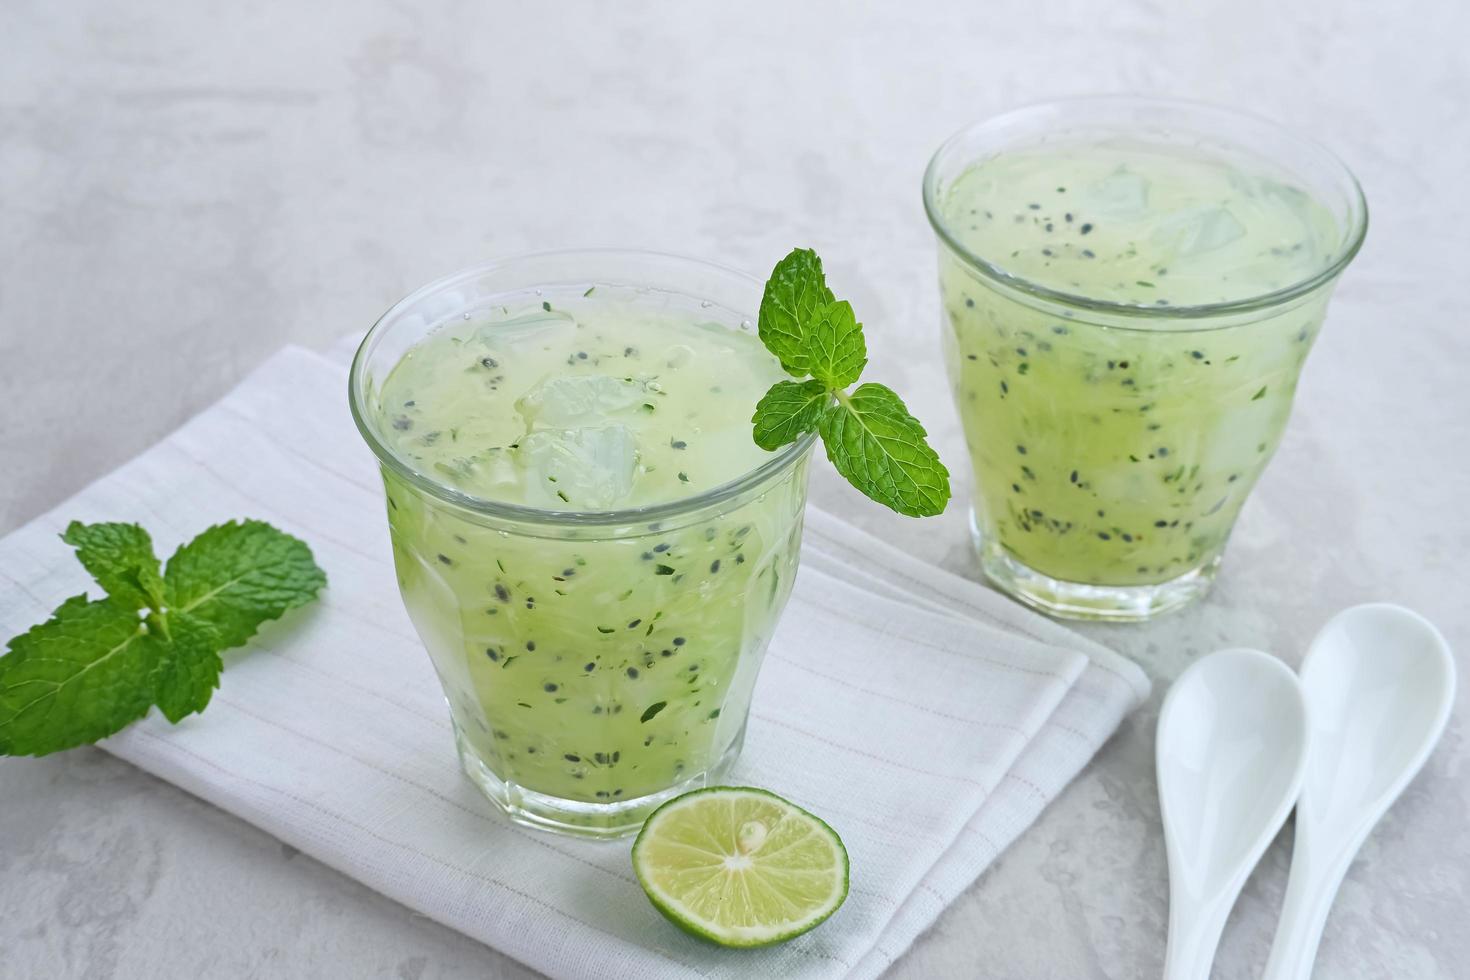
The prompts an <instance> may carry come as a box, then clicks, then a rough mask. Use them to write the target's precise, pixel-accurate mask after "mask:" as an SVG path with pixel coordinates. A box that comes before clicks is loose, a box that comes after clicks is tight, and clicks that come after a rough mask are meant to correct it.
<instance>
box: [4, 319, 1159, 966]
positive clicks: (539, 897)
mask: <svg viewBox="0 0 1470 980" xmlns="http://www.w3.org/2000/svg"><path fill="white" fill-rule="evenodd" d="M346 391H347V382H346V371H345V369H344V367H343V366H342V365H341V364H340V363H335V362H333V361H332V360H328V359H326V358H323V357H321V356H318V355H315V354H312V353H310V352H308V351H304V350H301V349H298V348H287V349H286V350H283V351H281V352H280V353H279V354H277V355H276V356H275V357H273V358H272V359H271V360H270V361H268V362H267V363H266V364H265V365H263V366H262V367H261V368H260V369H258V370H257V371H256V372H255V373H254V374H252V375H251V376H250V377H249V378H248V379H247V380H246V381H245V382H243V383H242V384H241V385H240V386H239V387H238V388H236V389H235V390H234V391H233V392H231V393H230V394H229V395H228V396H227V397H225V398H224V399H223V400H222V401H220V402H219V403H218V404H216V405H214V406H213V407H211V408H210V409H209V410H207V411H206V412H204V413H203V414H202V415H199V416H197V417H196V418H195V419H193V420H192V421H191V422H189V423H188V424H186V425H185V426H184V427H183V428H181V429H180V430H179V431H177V432H175V433H174V434H173V435H171V436H169V437H168V438H167V439H165V440H164V441H163V442H161V443H159V444H158V445H157V446H154V447H153V448H152V449H150V450H148V451H147V452H146V453H144V454H143V455H141V456H139V457H138V458H137V459H134V460H133V461H132V462H130V463H128V464H126V465H125V466H123V467H121V468H120V469H118V470H117V471H115V472H113V473H112V474H110V475H108V476H106V477H104V478H103V479H101V480H99V481H98V482H96V483H94V484H93V485H91V486H90V487H88V488H87V489H85V490H83V491H82V492H81V493H80V494H78V495H77V496H75V497H73V498H72V499H71V500H69V501H67V502H66V503H64V504H62V505H61V506H59V507H57V508H56V509H55V510H53V511H51V512H50V513H48V514H46V515H44V516H42V517H40V518H38V519H36V520H35V521H33V522H31V523H30V524H28V525H26V526H25V527H23V528H21V529H19V530H17V531H15V532H14V533H12V534H11V535H9V536H8V537H6V538H5V539H4V540H3V541H0V635H4V636H9V635H13V634H15V633H18V632H21V631H22V630H24V629H25V628H27V627H29V626H30V625H31V624H33V623H35V622H38V621H40V620H42V619H43V618H45V617H46V616H47V615H48V614H49V612H50V611H51V609H52V608H53V607H54V606H56V605H58V604H59V603H60V602H61V600H62V599H64V598H65V597H67V596H69V595H75V594H76V593H78V592H80V591H83V590H84V589H86V588H88V587H89V586H90V583H89V582H88V580H87V578H86V574H85V573H84V572H83V570H82V569H81V567H80V566H79V565H78V564H77V562H76V561H75V560H74V559H73V558H72V556H71V554H70V549H69V548H67V547H66V546H65V545H63V544H62V543H61V542H60V541H59V540H57V538H56V534H58V533H59V532H60V531H61V530H62V528H64V527H65V525H66V523H67V522H68V521H71V520H74V519H75V520H82V521H102V520H116V521H137V522H139V523H141V524H143V525H144V526H145V527H147V528H148V529H149V530H150V531H151V532H152V534H153V536H154V539H155V542H156V544H157V545H158V549H159V553H160V555H163V556H166V555H167V554H168V553H170V552H171V551H172V549H173V548H174V547H175V546H176V545H177V544H179V543H180V542H182V541H185V540H187V539H189V538H190V537H192V536H193V535H194V534H195V533H197V532H198V531H200V530H203V529H204V528H205V527H207V526H208V525H210V524H212V523H216V522H219V521H223V520H228V519H231V518H237V517H255V518H260V519H263V520H267V521H270V522H271V523H273V524H275V525H276V526H278V527H280V528H282V529H283V530H286V531H289V532H290V533H292V534H295V535H298V536H300V537H301V538H303V539H304V540H306V541H307V542H308V543H310V545H311V546H312V548H313V550H314V551H315V553H316V556H317V560H318V563H319V564H321V565H322V567H323V568H324V569H326V571H327V575H328V578H329V585H328V588H327V590H326V591H325V592H324V593H323V595H322V598H321V600H320V601H319V602H317V603H315V604H314V605H312V606H310V607H308V608H306V609H304V610H301V611H298V612H296V613H293V614H291V615H289V616H287V617H286V618H285V619H284V620H283V621H281V622H278V623H272V624H268V625H267V627H266V628H265V629H263V630H262V631H261V633H260V635H259V636H258V637H257V638H256V639H255V640H254V641H252V642H251V643H250V644H249V646H247V647H245V648H242V649H241V650H238V651H235V652H233V653H231V654H228V655H227V658H226V659H227V669H226V671H225V674H224V678H223V685H222V687H221V689H220V690H219V691H218V692H217V693H216V694H215V697H214V700H213V702H212V703H211V704H210V706H209V709H208V711H207V712H206V713H205V714H203V715H199V716H195V717H193V718H190V719H187V720H186V721H184V722H183V723H182V724H180V725H177V726H170V725H169V724H167V723H166V722H165V721H164V720H163V719H162V718H160V717H158V715H157V713H154V714H153V715H150V716H149V717H148V718H147V719H145V720H144V721H142V722H140V723H138V724H136V725H134V726H133V727H131V728H130V729H128V730H127V731H125V732H124V733H122V734H120V735H118V736H116V737H114V738H112V739H110V740H108V741H107V742H105V743H103V748H105V749H106V750H107V751H109V752H111V753H113V754H115V755H117V756H119V757H121V758H124V759H127V760H129V761H131V762H133V763H134V764H136V765H138V766H140V767H142V768H143V769H145V770H147V771H149V772H151V773H154V774H155V775H157V776H159V777H161V778H163V779H166V780H168V781H170V782H173V783H176V784H177V785H179V786H181V787H183V788H185V789H187V790H189V791H190V792H192V793H195V794H197V795H198V796H200V797H202V798H204V799H206V800H209V801H210V802H212V803H214V804H216V805H217V806H220V807H222V808H223V809H225V810H228V811H230V812H231V813H234V814H237V815H238V816H240V817H242V818H244V819H245V820H248V821H250V822H251V823H254V824H256V825H258V826H260V827H261V828H263V829H265V830H266V831H268V832H270V833H272V834H274V835H275V836H277V837H279V838H280V839H281V840H283V841H285V842H287V843H289V844H291V845H293V846H295V847H297V848H299V849H301V850H302V851H305V852H307V853H308V854H311V855H313V856H314V857H316V858H317V859H319V860H321V861H323V862H325V863H326V864H329V865H331V866H332V867H334V868H337V869H338V870H340V871H342V872H343V873H345V874H348V875H351V876H352V877H354V878H357V879H359V880H360V881H362V882H364V883H365V884H367V885H369V886H371V887H373V888H376V889H378V890H379V891H381V892H383V893H384V894H386V895H389V896H391V897H393V898H395V899H397V900H398V901H400V902H402V903H403V904H405V905H407V906H409V907H410V908H412V909H415V910H417V911H419V912H421V913H423V914H425V915H428V916H430V917H431V918H434V919H436V920H438V921H440V922H442V923H444V924H446V925H448V926H451V927H452V928H455V929H458V930H460V931H461V932H464V933H466V934H468V935H470V936H473V937H474V938H476V939H479V940H480V941H482V942H485V943H487V944H489V945H491V946H494V947H495V948H497V949H499V950H502V951H504V952H505V953H507V954H509V955H511V956H513V957H515V958H516V959H519V960H521V961H522V962H524V963H526V964H528V965H530V966H532V967H535V968H536V969H539V970H541V971H543V972H545V973H547V974H550V975H551V976H554V977H595V978H602V977H609V976H640V977H650V978H662V977H682V976H688V975H697V976H703V977H711V978H720V977H732V978H733V977H746V976H757V975H758V976H801V977H873V976H876V975H878V974H879V973H881V972H882V971H883V970H884V969H885V968H886V967H887V965H888V964H890V963H892V962H893V960H894V959H895V958H897V957H898V956H899V955H900V954H901V953H902V952H903V951H904V949H906V948H907V947H908V945H909V944H910V943H911V942H912V941H913V939H914V937H915V936H917V935H918V934H919V933H920V932H922V931H923V930H924V929H925V928H926V927H927V926H928V925H929V924H930V923H931V922H932V921H933V920H934V918H935V917H936V916H937V915H938V913H939V911H940V910H941V909H942V908H943V907H944V906H945V905H946V904H948V903H949V902H950V901H951V900H952V899H953V898H954V897H955V896H956V895H958V894H959V893H960V892H961V891H963V890H964V889H965V888H966V887H968V886H969V885H970V884H971V883H972V882H973V881H974V880H975V879H976V878H977V877H978V876H979V874H980V873H981V872H982V871H983V870H984V869H985V867H986V866H987V865H988V864H989V863H990V861H992V860H993V859H994V858H995V856H996V855H997V854H999V853H1000V851H1002V850H1003V849H1004V848H1005V847H1006V845H1007V844H1009V843H1010V841H1012V840H1013V839H1015V837H1016V836H1017V835H1018V834H1019V833H1020V832H1021V831H1022V830H1024V829H1025V828H1026V827H1027V826H1028V825H1029V824H1030V823H1031V821H1032V820H1033V819H1034V818H1035V817H1036V815H1037V814H1038V813H1039V812H1040V811H1041V809H1042V808H1043V807H1044V806H1045V805H1046V804H1047V803H1048V802H1049V801H1050V800H1051V799H1052V798H1053V797H1054V796H1055V795H1056V794H1057V793H1058V792H1059V791H1060V790H1061V789H1062V787H1063V786H1065V785H1066V783H1067V782H1068V781H1069V780H1070V779H1071V778H1072V777H1073V776H1074V775H1075V774H1076V773H1077V772H1078V770H1080V769H1081V767H1082V766H1083V765H1085V764H1086V763H1087V761H1088V760H1089V759H1090V758H1091V757H1092V755H1093V753H1094V752H1096V750H1097V749H1098V747H1099V746H1100V745H1101V744H1102V743H1103V741H1104V740H1106V739H1107V737H1108V736H1109V735H1110V734H1111V733H1112V732H1113V730H1114V728H1115V727H1116V726H1117V724H1118V723H1119V721H1120V720H1121V719H1122V717H1123V716H1124V715H1125V714H1126V713H1127V712H1128V711H1129V710H1131V709H1132V708H1133V707H1134V706H1135V705H1136V704H1138V703H1139V702H1140V701H1141V700H1142V699H1143V698H1144V697H1145V696H1146V695H1147V691H1148V681H1147V680H1146V679H1145V677H1144V675H1143V673H1142V671H1140V670H1139V669H1138V667H1137V666H1136V665H1134V664H1132V663H1130V662H1128V661H1126V660H1124V659H1122V658H1121V657H1118V656H1117V655H1115V654H1113V653H1111V652H1109V651H1107V650H1106V649H1104V648H1102V647H1099V646H1097V645H1096V644H1093V643H1090V642H1088V641H1086V640H1083V639H1082V638H1081V637H1078V636H1076V635H1075V634H1073V633H1071V632H1069V631H1067V630H1065V629H1063V628H1062V627H1059V626H1057V625H1055V624H1053V623H1051V622H1049V621H1047V620H1045V619H1043V618H1041V617H1039V616H1036V615H1034V614H1032V613H1030V612H1027V611H1026V610H1023V609H1021V608H1020V607H1019V606H1016V605H1014V604H1013V603H1011V602H1009V601H1007V600H1005V599H1003V598H1001V597H1000V596H998V595H996V594H995V593H993V592H990V591H988V590H986V589H983V588H981V587H979V586H977V585H975V584H973V583H971V582H968V581H965V580H963V579H960V578H956V577H954V576H951V575H949V574H947V573H944V572H941V571H939V570H938V569H934V568H931V567H929V566H926V565H924V564H922V563H920V562H917V561H915V560H914V559H912V558H909V557H907V556H906V555H904V554H902V553H901V552H899V551H897V550H896V549H893V548H891V547H889V546H887V545H885V544H883V543H881V542H879V541H877V540H876V539H873V538H872V537H870V536H868V535H866V534H863V533H862V532H860V531H858V530H856V529H855V528H852V527H850V526H848V525H846V524H845V523H843V522H842V521H840V520H838V519H837V518H835V517H832V516H830V515H828V514H825V513H822V512H820V511H818V510H816V509H814V508H809V510H808V516H807V529H806V538H805V543H804V545H803V549H802V566H801V571H800V573H799V575H798V577H797V582H796V587H795V589H794V591H793V594H792V597H791V600H790V603H789V605H788V607H787V609H786V612H785V614H784V616H783V618H782V621H781V624H780V627H779V628H778V630H777V631H776V634H775V638H774V640H773V641H772V644H771V649H770V652H769V653H768V655H767V658H766V662H765V666H764V667H763V669H762V672H761V677H760V681H759V683H758V685H757V688H756V693H755V699H754V707H753V709H752V712H751V720H750V727H749V733H748V737H747V741H746V747H745V752H744V755H743V756H742V758H741V760H740V762H739V763H738V765H737V768H736V770H735V772H734V773H733V774H732V776H731V781H732V782H733V783H737V784H748V785H756V786H762V787H765V788H768V789H770V790H772V791H774V792H776V793H779V794H781V795H783V796H786V797H788V798H789V799H791V800H793V801H795V802H797V803H798V804H800V805H802V806H804V807H807V808H808V809H810V810H812V811H813V812H815V813H817V814H818V815H820V816H822V817H823V818H825V819H826V820H827V821H828V822H829V823H830V824H831V825H832V826H833V827H834V828H836V830H837V831H838V832H839V833H840V834H841V835H842V838H843V840H844V841H845V843H846V845H847V848H848V851H849V854H850V856H851V860H852V879H851V881H852V885H851V892H850V894H849V897H848V900H847V902H846V904H845V905H844V906H843V908H842V909H841V910H839V911H838V913H837V914H836V915H835V916H833V918H832V919H831V920H829V921H828V922H827V923H826V924H824V925H823V926H822V927H820V928H819V929H817V930H815V931H814V932H812V933H809V934H807V935H806V936H803V937H800V938H798V939H796V940H794V941H792V942H789V943H786V944H783V945H780V946H776V947H772V948H768V949H763V950H753V951H739V950H722V949H719V948H716V947H713V946H709V945H707V944H705V943H703V942H701V941H699V940H696V939H693V938H690V937H688V936H685V935H684V934H682V933H681V932H679V931H678V930H676V929H675V928H674V927H673V926H672V925H670V924H669V923H667V922H665V921H664V920H663V919H662V918H661V917H660V916H659V915H658V913H657V912H656V911H655V910H654V909H653V908H652V906H651V905H649V904H648V902H647V901H645V900H644V898H643V896H642V894H641V893H640V890H639V888H638V885H637V883H636V881H635V879H634V877H633V873H632V868H631V866H630V863H629V856H628V849H629V845H628V842H627V841H621V842H612V843H596V842H587V841H581V840H574V839H565V838H560V837H555V836H552V835H548V834H545V833H540V832H536V831H530V830H524V829H522V828H519V827H516V826H514V825H512V824H510V823H509V822H508V821H506V820H505V819H503V818H502V817H501V816H500V815H499V813H498V812H497V811H496V810H495V809H494V807H493V806H492V805H491V804H490V803H489V802H488V801H486V800H485V799H484V798H483V797H481V796H480V795H479V793H478V791H477V790H476V789H475V788H474V787H473V786H472V785H471V784H470V782H469V781H468V780H467V779H466V778H464V777H463V776H462V775H461V773H460V771H459V768H458V764H457V760H456V758H455V754H454V749H453V745H452V742H451V736H450V730H449V720H448V717H447V714H446V710H445V707H444V702H443V696H442V694H441V693H440V689H439V685H438V682H437V680H436V679H435V676H434V673H433V670H432V669H431V667H430V664H429V660H428V657H427V655H426V654H425V653H424V652H423V650H422V647H421V646H420V644H419V641H418V639H417V637H416V636H415V635H414V632H413V629H412V627H411V625H410V624H409V621H408V618H407V615H406V613H405V612H404V611H403V606H402V603H401V602H400V600H399V597H398V593H397V588H396V584H395V579H394V574H393V570H392V564H391V558H390V551H389V547H388V542H387V524H386V518H385V515H384V504H383V495H382V489H381V486H380V485H379V483H378V478H377V474H376V472H375V462H374V460H373V459H372V457H371V455H370V454H369V453H368V451H367V449H366V448H365V447H364V446H363V445H362V444H361V442H360V441H359V439H358V435H357V432H356V430H355V429H354V427H353V425H352V422H351V419H350V417H349V414H348V411H347V406H346ZM93 590H94V591H95V587H94V588H93Z"/></svg>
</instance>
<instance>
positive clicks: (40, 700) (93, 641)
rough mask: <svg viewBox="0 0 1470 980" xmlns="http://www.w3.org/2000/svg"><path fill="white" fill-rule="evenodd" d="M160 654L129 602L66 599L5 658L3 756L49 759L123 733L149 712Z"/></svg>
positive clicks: (0, 715)
mask: <svg viewBox="0 0 1470 980" xmlns="http://www.w3.org/2000/svg"><path fill="white" fill-rule="evenodd" d="M160 655H161V645H160V644H159V643H158V642H157V640H156V638H155V637H154V636H153V634H152V632H151V630H150V628H149V627H148V626H147V625H145V624H144V623H143V621H142V620H141V619H139V617H138V611H137V610H136V609H135V608H133V607H132V605H130V604H129V603H128V602H125V601H123V600H121V599H101V600H98V601H96V602H88V601H87V597H86V596H82V595H79V596H73V597H72V598H70V599H68V600H66V601H65V602H63V603H62V604H61V606H60V608H58V609H57V610H56V612H55V613H53V614H52V617H51V618H50V619H49V620H47V621H46V622H44V623H42V624H41V625H39V626H33V627H31V629H30V630H29V631H28V632H25V633H22V634H21V635H20V636H17V637H15V638H14V639H12V640H11V641H10V645H9V653H7V654H6V655H5V656H4V657H0V754H4V755H46V754H47V753H49V752H57V751H59V750H61V749H69V748H72V747H74V746H77V745H85V744H87V743H88V742H95V741H97V740H98V739H101V738H106V737H107V736H109V735H112V734H115V733H116V732H118V731H121V730H122V729H123V728H124V727H126V726H127V725H128V724H130V723H131V722H133V721H136V720H137V719H139V718H141V717H143V715H144V714H146V713H147V711H148V706H149V705H150V704H151V703H152V701H153V673H154V671H155V670H156V669H157V667H158V663H159V658H160Z"/></svg>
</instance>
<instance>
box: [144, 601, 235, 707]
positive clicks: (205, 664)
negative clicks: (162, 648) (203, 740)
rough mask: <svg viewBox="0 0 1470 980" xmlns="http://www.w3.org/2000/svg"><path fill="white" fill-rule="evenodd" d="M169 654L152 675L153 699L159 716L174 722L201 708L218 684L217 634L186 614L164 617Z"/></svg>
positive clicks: (197, 619) (200, 620)
mask: <svg viewBox="0 0 1470 980" xmlns="http://www.w3.org/2000/svg"><path fill="white" fill-rule="evenodd" d="M168 632H169V655H168V656H167V657H165V658H163V660H162V662H161V663H160V664H159V667H158V670H157V671H156V672H155V674H154V686H153V698H154V702H155V703H156V704H157V705H158V708H159V710H160V711H162V712H163V716H164V717H165V718H167V719H168V720H169V721H171V722H173V723H174V724H178V723H179V722H180V721H183V720H184V718H186V717H187V716H189V715H192V714H194V712H196V711H203V710H204V708H205V706H206V705H208V704H209V699H210V698H211V697H212V696H213V695H214V689H215V688H217V687H219V675H220V671H221V670H223V669H224V662H223V661H222V660H220V656H219V650H220V642H219V634H218V633H217V632H215V629H214V627H213V626H210V625H209V624H208V623H206V622H205V621H204V620H202V619H199V618H198V617H196V616H194V615H192V614H190V613H172V614H171V615H170V616H169V617H168Z"/></svg>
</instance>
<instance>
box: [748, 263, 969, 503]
mask: <svg viewBox="0 0 1470 980" xmlns="http://www.w3.org/2000/svg"><path fill="white" fill-rule="evenodd" d="M759 332H760V338H761V342H762V343H763V344H765V345H766V349H767V350H769V351H770V352H771V353H772V354H775V355H776V357H777V358H778V359H779V360H780V361H781V366H782V367H783V368H785V370H786V372H787V373H788V374H791V375H794V376H795V377H797V378H805V377H810V380H807V381H778V382H776V384H774V385H772V386H771V388H770V390H769V391H767V392H766V394H765V396H764V397H763V398H761V400H760V402H759V404H757V405H756V408H755V415H754V417H753V418H752V419H751V422H752V423H753V424H754V426H755V431H754V437H755V442H756V445H758V446H760V447H761V448H762V449H766V450H773V449H777V448H779V447H781V446H784V445H786V444H787V443H790V442H794V441H796V440H797V439H799V438H801V436H802V435H803V434H805V433H807V432H812V431H816V432H818V433H820V435H821V437H822V444H823V445H824V446H825V447H826V449H827V458H828V459H830V460H831V461H832V465H833V466H835V467H836V468H837V472H839V473H841V474H842V475H843V476H844V477H846V478H847V480H848V482H849V483H851V484H852V485H853V486H854V487H857V489H858V490H860V491H862V492H863V493H864V494H866V495H867V496H869V497H871V498H872V499H873V500H876V501H877V502H878V503H880V504H883V505H884V506H885V507H889V508H892V509H893V510H895V511H897V512H898V513H900V514H905V515H907V516H909V517H932V516H933V515H935V514H938V513H941V512H942V511H943V510H944V506H945V504H946V503H948V502H949V470H947V469H945V467H944V463H942V462H940V459H939V454H938V453H936V452H935V451H934V450H933V449H932V448H931V447H930V445H929V443H928V442H927V441H926V439H925V437H926V433H925V432H924V427H923V426H922V425H920V424H919V420H918V419H916V418H914V417H913V416H912V415H910V414H909V411H908V409H907V408H906V407H905V406H904V403H903V400H902V399H900V398H899V397H898V395H896V394H895V393H894V392H893V390H892V389H890V388H887V387H885V386H884V385H881V384H877V383H876V382H872V381H869V382H866V383H864V384H861V385H858V387H857V388H856V389H855V390H854V391H851V392H848V391H847V389H848V388H849V387H851V386H852V385H853V384H856V383H857V380H858V378H859V377H861V376H862V373H863V368H864V367H866V366H867V363H868V349H867V344H866V343H865V342H864V340H863V325H862V324H861V323H859V322H858V321H857V316H856V315H855V314H854V313H853V310H852V306H851V304H849V303H848V302H847V301H845V300H838V299H837V298H836V297H835V296H833V295H832V290H830V289H828V288H827V279H826V276H825V275H824V274H823V273H822V260H821V259H820V258H818V257H817V253H816V252H813V251H812V250H811V249H803V248H798V249H795V250H793V251H792V252H791V254H790V255H788V256H786V257H785V258H784V259H782V260H781V261H780V262H778V263H777V264H776V268H775V269H773V270H772V271H771V277H770V279H769V280H767V281H766V290H765V295H763V296H762V297H761V308H760V323H759Z"/></svg>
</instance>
